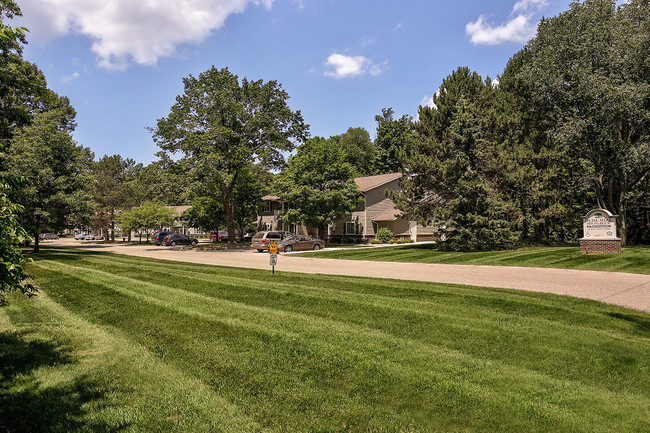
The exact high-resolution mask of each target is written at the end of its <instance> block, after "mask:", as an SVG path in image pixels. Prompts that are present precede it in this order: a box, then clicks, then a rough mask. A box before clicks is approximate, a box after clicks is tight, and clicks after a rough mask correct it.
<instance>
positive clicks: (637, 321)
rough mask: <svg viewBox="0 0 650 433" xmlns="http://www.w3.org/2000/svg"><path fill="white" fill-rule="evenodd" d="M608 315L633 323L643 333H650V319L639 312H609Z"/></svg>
mask: <svg viewBox="0 0 650 433" xmlns="http://www.w3.org/2000/svg"><path fill="white" fill-rule="evenodd" d="M607 315H608V316H610V317H614V318H616V319H621V320H625V321H626V322H630V323H631V324H633V325H634V326H635V327H636V328H637V329H638V330H639V331H641V332H642V333H644V334H645V333H648V334H650V320H648V319H647V318H645V317H642V316H640V315H637V314H630V313H607Z"/></svg>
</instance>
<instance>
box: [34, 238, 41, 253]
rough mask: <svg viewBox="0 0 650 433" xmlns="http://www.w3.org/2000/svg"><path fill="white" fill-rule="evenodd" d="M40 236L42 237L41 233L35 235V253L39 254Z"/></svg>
mask: <svg viewBox="0 0 650 433" xmlns="http://www.w3.org/2000/svg"><path fill="white" fill-rule="evenodd" d="M39 236H40V233H35V234H34V252H35V253H37V252H39V251H40V250H41V249H40V247H39V245H38V241H39V240H40V239H39Z"/></svg>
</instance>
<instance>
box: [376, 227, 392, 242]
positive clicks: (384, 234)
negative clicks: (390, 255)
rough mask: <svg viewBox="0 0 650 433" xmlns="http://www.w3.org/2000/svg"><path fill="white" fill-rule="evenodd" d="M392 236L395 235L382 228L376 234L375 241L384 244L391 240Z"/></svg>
mask: <svg viewBox="0 0 650 433" xmlns="http://www.w3.org/2000/svg"><path fill="white" fill-rule="evenodd" d="M394 235H395V233H393V232H392V231H391V230H390V229H389V228H388V227H382V228H380V229H379V231H378V232H377V239H379V240H380V241H381V242H382V243H386V242H388V241H390V240H391V239H393V236H394Z"/></svg>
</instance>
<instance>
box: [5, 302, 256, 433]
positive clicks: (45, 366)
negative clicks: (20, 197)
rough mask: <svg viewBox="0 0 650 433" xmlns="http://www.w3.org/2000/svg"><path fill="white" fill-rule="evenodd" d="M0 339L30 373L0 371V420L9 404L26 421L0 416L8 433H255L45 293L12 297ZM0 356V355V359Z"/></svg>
mask: <svg viewBox="0 0 650 433" xmlns="http://www.w3.org/2000/svg"><path fill="white" fill-rule="evenodd" d="M0 335H2V340H3V341H2V342H0V344H4V346H2V347H5V348H9V349H13V350H15V351H16V353H20V356H22V357H24V358H23V362H26V363H28V364H30V365H32V366H33V367H34V370H33V371H29V370H27V369H26V370H24V373H23V374H22V375H21V376H15V377H12V376H11V375H8V374H6V371H7V370H3V373H4V374H3V375H2V376H0V377H1V379H2V386H1V387H0V395H1V396H2V397H3V399H2V401H3V406H2V408H0V413H5V414H11V413H12V412H11V411H12V410H16V408H12V407H11V404H19V405H20V409H19V412H20V413H22V414H23V415H25V414H29V416H22V417H21V416H11V417H9V416H8V417H1V416H0V419H1V421H0V423H2V425H3V426H4V427H6V428H8V431H61V432H70V431H122V430H124V431H170V432H171V431H175V432H186V431H192V432H206V433H207V432H233V433H235V432H248V431H250V432H254V431H259V430H260V426H259V425H258V424H256V423H255V422H254V421H253V420H252V419H251V418H248V417H245V416H244V415H243V414H242V413H241V412H239V411H238V409H237V408H236V407H235V406H234V405H232V404H231V403H229V402H228V401H226V400H225V399H223V398H221V397H219V396H217V394H215V393H214V392H213V391H212V390H211V389H210V388H209V387H207V386H205V385H204V384H203V383H202V382H201V381H199V380H197V379H196V378H195V377H194V376H193V375H191V374H187V372H185V371H182V370H178V369H176V368H174V367H173V366H171V365H169V364H166V363H164V362H161V361H160V360H159V359H158V358H157V357H156V356H154V355H152V353H150V352H149V351H148V350H147V349H146V348H145V347H143V346H142V345H139V344H136V343H134V342H133V341H132V340H130V339H129V338H126V337H125V336H124V335H123V334H122V333H121V332H120V331H119V330H116V329H114V328H106V327H103V326H99V325H97V324H95V323H91V322H89V321H87V320H85V319H83V318H82V317H80V316H79V315H77V314H74V313H73V312H71V311H70V310H68V309H66V308H64V307H63V306H62V305H60V304H58V303H57V302H54V301H53V300H52V299H51V298H50V297H49V296H48V295H47V293H41V294H40V295H39V296H38V297H37V298H34V299H33V300H30V301H25V300H24V299H20V298H18V297H14V298H13V299H12V300H11V303H10V304H9V306H7V307H6V308H3V309H2V310H0ZM44 336H46V337H44ZM30 347H39V350H40V353H34V354H32V353H31V352H33V350H32V349H30ZM46 350H50V351H52V352H51V353H50V354H49V355H46V354H45V353H44V352H45V351H46ZM6 353H7V352H3V351H1V350H0V355H3V359H5V358H4V355H5V354H6ZM32 357H33V358H36V361H35V360H34V359H33V358H32ZM43 357H46V358H45V359H43V360H42V361H40V363H39V362H37V361H39V358H43ZM5 360H6V359H5ZM39 364H42V365H39ZM6 366H7V365H6V364H5V365H4V367H6ZM179 390H183V392H179ZM21 397H22V399H21Z"/></svg>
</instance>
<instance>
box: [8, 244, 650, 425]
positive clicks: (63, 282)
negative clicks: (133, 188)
mask: <svg viewBox="0 0 650 433" xmlns="http://www.w3.org/2000/svg"><path fill="white" fill-rule="evenodd" d="M30 272H31V273H32V274H33V275H35V277H36V283H37V284H38V285H39V286H40V288H41V295H40V296H39V297H37V298H34V299H31V300H27V299H23V298H18V297H12V298H11V299H10V304H9V306H7V307H3V308H0V379H1V382H0V431H10V432H38V431H42V432H45V431H47V432H113V431H124V432H136V431H138V432H153V431H156V432H167V431H177V432H219V431H227V432H256V431H265V432H307V431H313V432H336V431H341V432H343V431H354V432H563V433H564V432H589V433H594V432H608V433H609V432H644V433H645V432H648V431H650V315H648V314H644V313H640V312H635V311H631V310H626V309H624V308H620V307H615V306H611V305H605V304H600V303H597V302H593V301H588V300H582V299H572V298H564V297H558V296H553V295H547V294H540V293H529V292H516V291H508V290H499V289H486V288H474V287H467V286H454V285H443V284H427V283H418V282H404V281H393V280H374V279H364V278H349V277H336V276H318V275H304V274H289V273H282V272H278V273H276V275H274V276H271V274H270V272H265V271H258V270H245V269H235V268H220V267H208V266H205V265H194V264H188V263H179V262H165V261H157V260H150V259H140V258H134V257H127V256H117V255H109V254H101V253H90V252H75V251H71V250H52V249H51V250H46V252H45V253H43V254H41V255H39V256H38V257H37V259H36V262H35V263H34V264H33V265H32V266H31V267H30Z"/></svg>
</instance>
